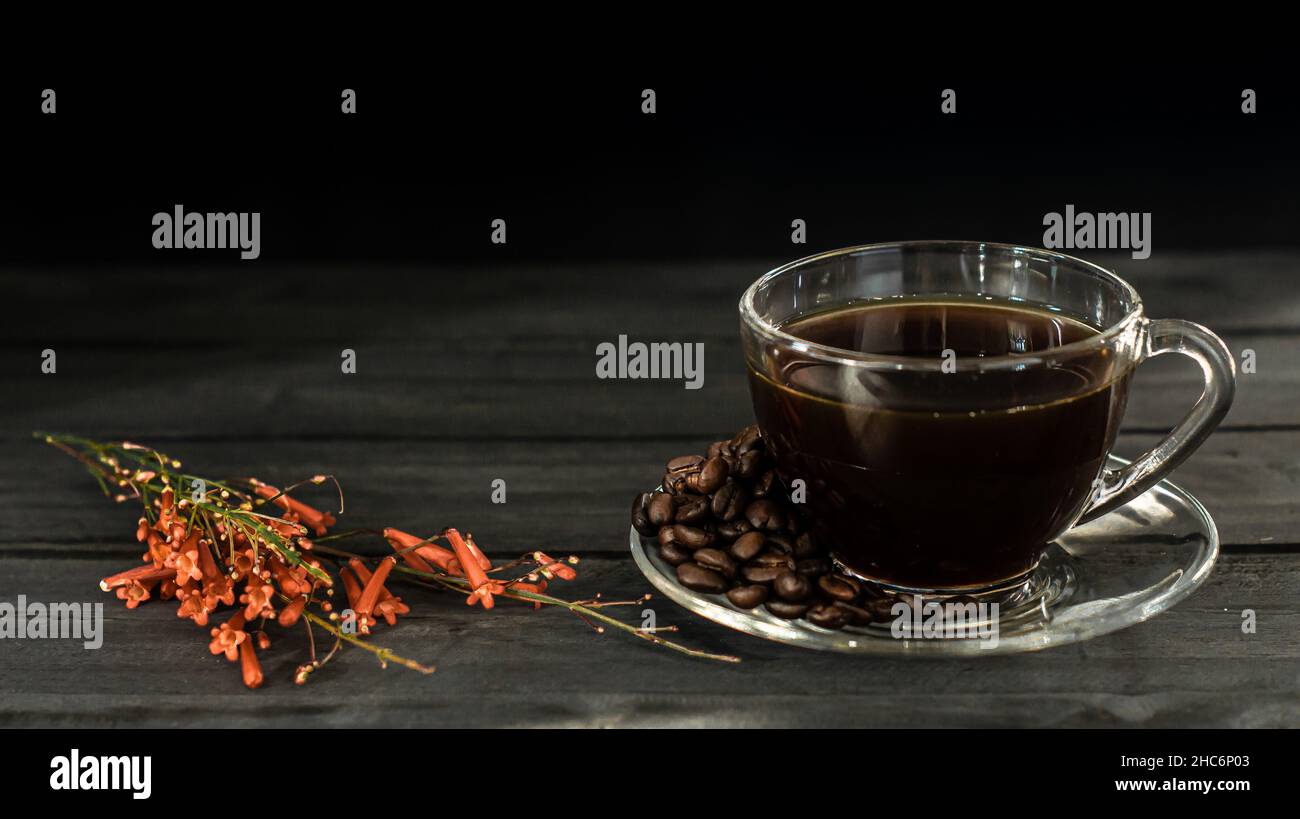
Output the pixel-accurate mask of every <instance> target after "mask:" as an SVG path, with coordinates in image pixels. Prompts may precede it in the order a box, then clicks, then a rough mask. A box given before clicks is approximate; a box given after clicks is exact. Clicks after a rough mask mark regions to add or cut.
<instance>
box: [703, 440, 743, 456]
mask: <svg viewBox="0 0 1300 819" xmlns="http://www.w3.org/2000/svg"><path fill="white" fill-rule="evenodd" d="M735 454H736V453H735V451H734V450H733V449H732V448H731V442H730V441H714V442H713V443H711V444H709V450H708V452H707V453H705V455H704V457H705V458H706V459H707V458H718V457H721V456H723V455H732V456H734V455H735Z"/></svg>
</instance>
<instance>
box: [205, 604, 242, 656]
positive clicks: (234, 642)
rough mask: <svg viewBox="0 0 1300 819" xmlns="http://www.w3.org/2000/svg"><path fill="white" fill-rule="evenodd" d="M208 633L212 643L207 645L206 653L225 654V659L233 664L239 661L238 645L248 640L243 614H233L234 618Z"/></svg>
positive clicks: (238, 612)
mask: <svg viewBox="0 0 1300 819" xmlns="http://www.w3.org/2000/svg"><path fill="white" fill-rule="evenodd" d="M209 633H210V634H211V635H212V642H210V643H208V651H211V652H212V653H213V654H225V655H226V659H227V660H229V661H230V662H232V663H233V662H234V661H235V660H237V659H239V646H240V644H241V643H243V642H244V640H245V639H247V638H248V635H247V634H245V633H244V613H243V612H242V611H237V612H235V616H234V617H231V618H230V619H229V620H227V621H226V622H224V623H222V624H221V626H220V627H219V628H214V629H213V630H212V631H211V632H209Z"/></svg>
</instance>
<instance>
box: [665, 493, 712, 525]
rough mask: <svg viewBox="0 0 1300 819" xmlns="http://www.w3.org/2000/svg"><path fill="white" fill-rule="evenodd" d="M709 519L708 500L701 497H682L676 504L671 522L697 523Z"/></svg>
mask: <svg viewBox="0 0 1300 819" xmlns="http://www.w3.org/2000/svg"><path fill="white" fill-rule="evenodd" d="M708 517H709V499H708V498H706V497H704V496H703V495H683V496H682V498H681V500H680V502H678V503H677V511H676V512H675V513H674V514H673V520H674V521H675V522H677V523H692V524H694V523H699V522H700V521H703V520H707V519H708Z"/></svg>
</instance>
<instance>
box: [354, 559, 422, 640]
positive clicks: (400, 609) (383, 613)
mask: <svg viewBox="0 0 1300 819" xmlns="http://www.w3.org/2000/svg"><path fill="white" fill-rule="evenodd" d="M385 562H387V561H385ZM348 566H350V567H351V568H352V571H353V572H355V573H356V575H357V577H358V578H359V579H360V580H361V582H362V583H365V584H367V585H369V583H370V581H371V579H372V576H371V574H370V570H369V569H367V568H366V564H364V563H362V562H361V561H360V560H358V559H357V558H355V557H354V558H352V559H351V560H349V561H348ZM374 613H375V614H378V615H379V616H380V617H383V618H384V620H385V621H386V622H387V623H388V625H390V626H395V625H397V615H399V614H410V613H411V607H410V606H408V605H406V604H405V603H403V602H402V598H400V597H396V596H394V595H393V593H392V592H390V591H389V590H388V587H387V586H380V587H379V602H378V603H376V604H375V610H374ZM373 620H374V619H373V618H372V621H373ZM375 622H377V621H375Z"/></svg>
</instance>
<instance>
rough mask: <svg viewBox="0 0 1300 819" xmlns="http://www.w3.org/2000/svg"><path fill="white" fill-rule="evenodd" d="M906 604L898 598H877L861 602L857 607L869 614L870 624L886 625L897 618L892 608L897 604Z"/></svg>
mask: <svg viewBox="0 0 1300 819" xmlns="http://www.w3.org/2000/svg"><path fill="white" fill-rule="evenodd" d="M900 602H903V603H906V602H908V601H907V600H905V599H903V598H899V597H877V598H874V599H872V600H863V601H862V602H860V603H859V604H858V605H860V606H861V607H862V608H864V609H866V610H867V611H868V612H870V613H871V622H873V623H888V622H892V621H893V620H894V618H895V617H896V616H897V615H895V614H894V611H893V609H894V606H895V605H897V604H898V603H900Z"/></svg>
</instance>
